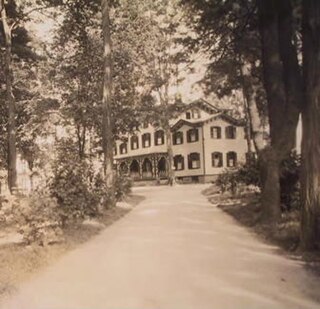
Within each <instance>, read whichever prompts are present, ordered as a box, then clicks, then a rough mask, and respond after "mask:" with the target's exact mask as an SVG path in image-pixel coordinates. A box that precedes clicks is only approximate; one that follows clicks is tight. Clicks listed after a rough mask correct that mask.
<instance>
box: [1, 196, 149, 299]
mask: <svg viewBox="0 0 320 309" xmlns="http://www.w3.org/2000/svg"><path fill="white" fill-rule="evenodd" d="M143 199H144V198H143V197H141V196H138V195H130V196H128V197H127V198H126V199H125V201H124V202H126V203H128V204H129V205H130V206H131V207H134V206H136V205H138V204H139V203H140V202H141V201H142V200H143ZM130 209H131V208H121V207H115V208H112V209H109V210H107V211H106V212H105V213H104V214H103V215H102V216H101V217H100V218H99V219H97V220H95V221H96V222H95V224H80V223H79V224H74V225H70V226H68V227H67V228H66V229H65V230H64V236H65V241H64V242H63V243H58V244H53V245H50V246H45V247H42V246H26V245H25V244H23V243H10V244H6V245H2V246H0V300H1V299H3V298H5V297H7V296H10V295H11V294H12V293H15V291H16V290H17V286H18V285H19V284H20V283H21V282H23V281H25V280H27V279H28V278H30V276H32V274H34V273H36V272H38V271H39V270H41V268H43V267H45V266H48V265H50V264H51V263H53V262H54V261H56V260H57V259H58V258H59V257H61V256H62V255H63V254H65V253H66V252H68V251H70V250H73V249H74V248H76V247H77V246H79V245H80V244H83V243H85V242H87V241H89V240H90V239H91V238H92V237H93V236H95V235H97V234H99V233H100V232H101V231H102V230H104V229H105V228H106V227H108V226H110V225H111V224H113V223H114V222H116V221H117V220H119V219H120V218H122V217H123V216H124V215H126V214H127V213H128V212H129V211H130Z"/></svg>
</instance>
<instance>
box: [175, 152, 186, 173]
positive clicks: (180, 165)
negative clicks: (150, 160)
mask: <svg viewBox="0 0 320 309" xmlns="http://www.w3.org/2000/svg"><path fill="white" fill-rule="evenodd" d="M173 164H174V168H175V170H176V171H182V170H184V157H183V156H182V155H177V156H174V158H173Z"/></svg>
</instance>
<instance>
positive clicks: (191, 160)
mask: <svg viewBox="0 0 320 309" xmlns="http://www.w3.org/2000/svg"><path fill="white" fill-rule="evenodd" d="M188 168H189V169H190V170H193V169H198V168H200V154H199V153H197V152H193V153H190V154H189V156H188Z"/></svg>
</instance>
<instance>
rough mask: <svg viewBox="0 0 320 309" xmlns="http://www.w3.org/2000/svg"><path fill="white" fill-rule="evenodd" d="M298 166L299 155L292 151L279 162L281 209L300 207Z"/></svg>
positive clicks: (299, 164) (299, 162)
mask: <svg viewBox="0 0 320 309" xmlns="http://www.w3.org/2000/svg"><path fill="white" fill-rule="evenodd" d="M300 167H301V156H300V155H298V154H297V153H296V152H292V153H291V154H290V156H289V157H288V158H287V159H286V160H283V162H282V164H281V170H280V173H281V174H280V188H281V204H282V208H283V210H292V209H298V208H299V207H300Z"/></svg>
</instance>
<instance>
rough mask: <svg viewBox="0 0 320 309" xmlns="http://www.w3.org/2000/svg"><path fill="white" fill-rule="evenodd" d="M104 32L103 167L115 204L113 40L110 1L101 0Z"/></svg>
mask: <svg viewBox="0 0 320 309" xmlns="http://www.w3.org/2000/svg"><path fill="white" fill-rule="evenodd" d="M101 9H102V32H103V43H104V54H103V58H104V81H103V94H102V148H103V154H104V162H103V169H104V175H105V181H106V185H107V188H108V191H109V195H110V203H111V206H114V205H115V190H114V171H113V143H114V141H113V121H112V114H111V101H112V44H111V43H112V42H111V32H110V15H109V14H110V3H109V0H101Z"/></svg>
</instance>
